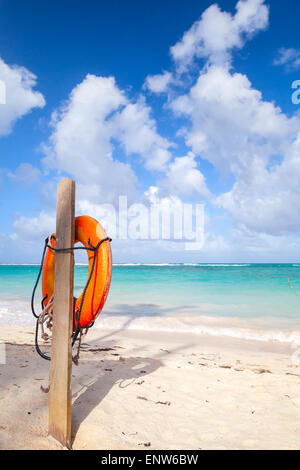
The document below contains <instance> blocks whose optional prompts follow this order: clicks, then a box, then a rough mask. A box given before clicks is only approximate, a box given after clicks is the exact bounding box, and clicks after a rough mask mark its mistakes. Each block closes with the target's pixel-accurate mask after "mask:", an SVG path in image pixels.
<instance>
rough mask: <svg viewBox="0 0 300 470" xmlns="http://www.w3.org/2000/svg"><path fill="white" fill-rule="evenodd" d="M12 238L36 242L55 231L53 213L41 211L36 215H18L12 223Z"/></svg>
mask: <svg viewBox="0 0 300 470" xmlns="http://www.w3.org/2000/svg"><path fill="white" fill-rule="evenodd" d="M13 227H14V233H13V235H12V237H13V239H14V240H26V241H31V242H36V240H40V239H43V238H46V237H47V236H48V235H50V234H51V233H53V232H55V213H48V212H46V211H42V212H41V213H40V214H39V215H38V216H37V217H25V216H20V217H18V218H17V219H16V220H15V222H14V224H13Z"/></svg>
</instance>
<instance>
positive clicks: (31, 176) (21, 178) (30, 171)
mask: <svg viewBox="0 0 300 470" xmlns="http://www.w3.org/2000/svg"><path fill="white" fill-rule="evenodd" d="M8 176H9V177H10V179H11V180H12V181H15V182H16V183H21V184H24V185H25V186H31V185H32V184H33V183H37V182H38V181H39V177H40V170H39V169H38V168H36V167H35V166H33V165H31V164H30V163H21V164H20V165H19V166H18V168H17V169H16V171H15V172H14V173H12V172H9V173H8Z"/></svg>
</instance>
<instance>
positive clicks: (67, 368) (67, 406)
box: [49, 178, 75, 448]
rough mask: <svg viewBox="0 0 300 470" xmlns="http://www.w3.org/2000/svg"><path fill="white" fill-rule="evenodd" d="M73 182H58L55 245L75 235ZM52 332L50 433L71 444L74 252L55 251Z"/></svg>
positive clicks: (69, 244)
mask: <svg viewBox="0 0 300 470" xmlns="http://www.w3.org/2000/svg"><path fill="white" fill-rule="evenodd" d="M74 216H75V182H74V181H73V180H71V179H69V178H64V179H63V180H62V181H61V182H60V183H59V185H58V190H57V212H56V248H69V247H72V246H73V245H74V237H75V219H74ZM54 276H55V277H54V305H53V332H52V351H51V366H50V401H49V434H51V436H53V437H54V438H55V439H57V440H58V441H59V442H61V444H63V445H64V446H65V447H67V448H70V447H71V416H72V414H71V413H72V346H71V336H72V329H73V277H74V252H73V251H68V252H56V253H55V274H54Z"/></svg>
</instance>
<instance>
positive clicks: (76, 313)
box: [31, 235, 112, 361]
mask: <svg viewBox="0 0 300 470" xmlns="http://www.w3.org/2000/svg"><path fill="white" fill-rule="evenodd" d="M52 239H54V240H55V239H56V238H55V236H54V235H51V237H50V240H52ZM106 241H109V242H111V241H112V239H111V238H109V237H106V238H103V239H102V240H100V242H99V243H98V244H97V245H96V246H93V245H92V244H91V243H90V240H88V244H89V247H86V246H73V247H72V248H53V246H51V245H49V244H48V243H49V237H47V238H46V240H45V245H44V250H43V255H42V260H41V265H40V270H39V273H38V276H37V279H36V282H35V285H34V288H33V291H32V296H31V310H32V313H33V315H34V317H35V318H36V319H37V321H36V329H35V349H36V351H37V353H38V354H39V355H40V356H41V357H42V358H43V359H46V360H48V361H50V360H51V357H50V356H47V355H46V354H44V353H43V352H42V351H41V349H40V347H39V344H38V331H39V317H40V315H37V314H36V313H35V310H34V297H35V291H36V288H37V286H38V283H39V280H40V277H41V273H42V270H43V266H44V260H45V254H46V250H47V248H49V249H50V250H52V251H54V252H68V251H74V250H88V251H93V252H94V256H93V263H92V269H91V271H90V274H89V276H88V279H87V282H86V284H85V287H84V289H83V293H82V297H81V302H80V306H79V309H78V310H77V311H76V312H75V318H76V322H77V325H76V329H75V331H74V333H73V334H72V346H74V343H75V341H76V339H77V337H78V335H79V333H80V330H81V329H88V328H91V327H92V326H93V324H94V322H92V323H91V324H90V325H88V326H81V325H80V316H81V311H82V307H83V302H84V298H85V294H86V291H87V289H88V286H89V283H90V281H91V278H92V275H93V272H94V268H95V263H96V257H97V251H98V248H99V247H100V246H101V245H102V243H103V242H106ZM47 297H48V294H46V295H45V297H44V298H43V299H42V302H41V304H42V309H43V310H44V302H45V300H46V299H47Z"/></svg>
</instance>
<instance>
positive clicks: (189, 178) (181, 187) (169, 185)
mask: <svg viewBox="0 0 300 470" xmlns="http://www.w3.org/2000/svg"><path fill="white" fill-rule="evenodd" d="M160 186H161V187H162V188H164V189H167V190H168V192H169V193H170V194H174V195H180V196H183V197H185V196H191V195H198V196H202V197H204V198H207V197H210V195H211V194H210V191H209V189H208V188H207V185H206V182H205V177H204V175H203V174H202V173H201V171H200V170H198V169H197V162H196V161H195V155H194V154H193V153H192V152H189V153H188V154H187V155H186V156H184V157H177V158H175V160H174V161H172V162H171V163H170V164H169V166H168V169H167V171H166V178H165V179H163V180H161V181H160Z"/></svg>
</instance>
